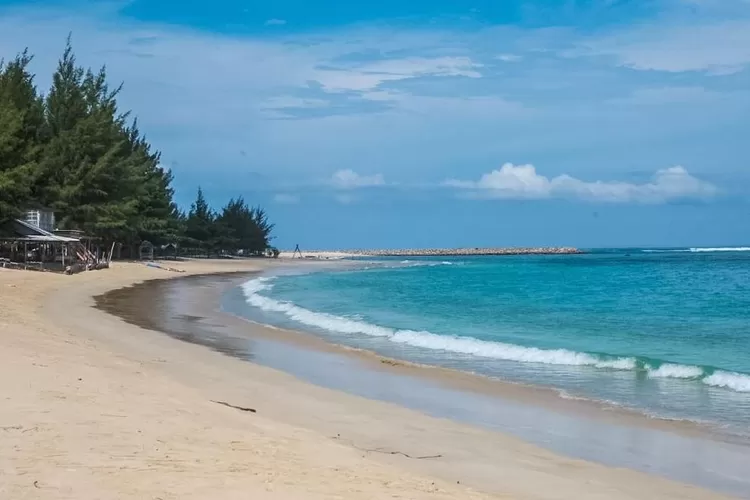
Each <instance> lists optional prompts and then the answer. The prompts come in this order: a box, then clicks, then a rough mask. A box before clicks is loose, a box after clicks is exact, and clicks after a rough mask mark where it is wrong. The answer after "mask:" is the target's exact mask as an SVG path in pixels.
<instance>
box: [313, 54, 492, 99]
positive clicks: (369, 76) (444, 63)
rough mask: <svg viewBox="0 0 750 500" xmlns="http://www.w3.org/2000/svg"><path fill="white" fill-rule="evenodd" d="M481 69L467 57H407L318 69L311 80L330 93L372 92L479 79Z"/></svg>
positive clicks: (479, 65)
mask: <svg viewBox="0 0 750 500" xmlns="http://www.w3.org/2000/svg"><path fill="white" fill-rule="evenodd" d="M481 67H482V65H481V64H479V63H476V62H474V61H473V60H472V59H471V58H469V57H433V58H426V57H407V58H402V59H388V60H383V61H374V62H370V63H367V64H362V65H358V66H356V67H354V68H332V69H331V68H324V69H319V70H318V71H317V73H316V75H315V80H316V81H318V82H320V84H321V85H323V87H324V88H325V89H326V90H328V91H330V92H339V91H350V90H358V91H367V90H374V89H376V88H377V87H378V86H379V85H380V84H382V83H385V82H389V81H398V80H407V79H409V78H418V77H425V76H433V77H440V76H442V77H446V76H463V77H467V78H481V77H482V74H481V73H480V72H479V71H478V70H479V68H481Z"/></svg>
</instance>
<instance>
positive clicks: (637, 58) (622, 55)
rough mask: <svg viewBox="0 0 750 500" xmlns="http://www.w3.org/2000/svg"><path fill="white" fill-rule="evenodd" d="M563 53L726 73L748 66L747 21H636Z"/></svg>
mask: <svg viewBox="0 0 750 500" xmlns="http://www.w3.org/2000/svg"><path fill="white" fill-rule="evenodd" d="M568 55H572V56H581V55H594V56H596V55H599V56H602V55H603V56H612V57H614V58H616V60H617V62H618V64H620V65H622V66H626V67H630V68H634V69H639V70H660V71H668V72H673V73H677V72H683V71H703V72H706V73H710V74H731V73H736V72H739V71H741V70H742V69H743V68H745V67H747V66H748V64H750V20H748V19H739V20H727V21H714V22H711V21H708V22H706V23H703V24H664V23H660V24H651V25H642V26H637V27H634V28H628V29H626V30H624V31H620V32H618V33H614V34H610V35H605V36H600V37H597V38H592V39H588V40H584V41H582V42H580V43H579V44H578V47H577V48H576V49H574V50H573V51H570V52H569V53H568Z"/></svg>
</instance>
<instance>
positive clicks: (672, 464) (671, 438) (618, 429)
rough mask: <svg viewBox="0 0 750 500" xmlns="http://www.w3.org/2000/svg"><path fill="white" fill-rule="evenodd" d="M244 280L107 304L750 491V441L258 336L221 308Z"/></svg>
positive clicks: (277, 363) (468, 415)
mask: <svg viewBox="0 0 750 500" xmlns="http://www.w3.org/2000/svg"><path fill="white" fill-rule="evenodd" d="M237 284H239V282H238V281H237V278H227V277H216V276H211V277H191V278H181V279H176V280H169V281H157V282H151V283H146V284H143V285H137V286H135V287H132V288H127V289H123V290H118V291H115V292H110V293H108V294H106V295H105V296H103V297H100V298H98V300H97V303H98V304H99V306H100V307H102V308H104V309H105V310H107V311H109V312H111V313H114V314H117V315H119V316H122V317H123V318H125V319H126V320H128V321H130V322H132V323H135V324H137V325H139V326H143V327H146V328H150V329H154V330H160V331H163V332H165V333H167V334H169V335H171V336H172V337H174V338H176V339H179V340H182V341H186V342H191V343H195V344H199V345H203V346H206V347H208V348H211V349H213V350H215V351H217V352H220V353H222V354H226V355H230V356H234V357H237V358H240V359H244V360H247V361H252V362H254V363H259V364H263V365H267V366H270V367H273V368H276V369H280V370H283V371H286V372H289V373H291V374H293V375H295V376H297V377H299V378H301V379H303V380H307V381H310V382H312V383H314V384H317V385H321V386H325V387H330V388H333V389H339V390H343V391H346V392H349V393H352V394H356V395H360V396H364V397H367V398H371V399H379V400H384V401H389V402H393V403H397V404H400V405H403V406H405V407H409V408H413V409H415V410H419V411H422V412H425V413H428V414H431V415H434V416H438V417H443V418H452V419H455V420H458V421H462V422H466V423H469V424H474V425H478V426H482V427H486V428H489V429H494V430H499V431H502V432H507V433H511V434H513V435H516V436H518V437H520V438H522V439H525V440H527V441H529V442H532V443H536V444H538V445H541V446H543V447H545V448H548V449H550V450H553V451H555V452H558V453H561V454H564V455H567V456H572V457H578V458H583V459H587V460H592V461H596V462H600V463H604V464H607V465H612V466H617V467H629V468H633V469H637V470H641V471H645V472H649V473H653V474H657V475H661V476H664V477H668V478H672V479H675V480H679V481H684V482H688V483H692V484H697V485H700V486H703V487H706V488H710V489H714V490H717V491H722V492H726V493H730V494H734V495H738V496H740V497H747V498H750V479H748V477H747V474H746V470H747V465H746V464H747V463H748V462H750V447H748V446H747V444H743V443H731V442H725V441H720V440H717V439H713V438H711V437H710V436H709V435H706V436H702V435H692V434H691V435H687V434H683V433H682V432H679V431H678V429H675V431H674V432H671V431H668V430H665V429H663V428H662V429H659V428H652V426H650V425H626V424H621V423H617V422H620V419H614V420H613V419H609V418H599V417H597V416H594V415H592V414H591V412H585V411H568V410H565V411H563V410H562V409H560V411H558V410H556V409H555V408H554V407H555V406H557V405H552V407H547V406H539V405H537V404H534V403H533V402H532V400H531V398H530V400H529V401H526V400H525V399H523V400H516V399H512V400H511V399H508V398H505V397H502V396H500V395H496V394H494V391H492V393H488V394H485V393H483V392H478V391H474V390H463V389H457V388H453V387H452V386H450V385H448V384H446V383H444V382H443V381H441V380H440V379H434V378H432V377H431V376H429V374H427V373H425V374H424V375H422V372H421V371H420V370H415V371H414V375H405V374H401V373H394V372H392V371H389V370H383V369H376V368H374V367H373V365H372V364H371V363H368V362H365V361H364V360H363V359H362V358H360V357H357V356H352V355H351V354H345V353H336V352H327V351H319V350H317V349H313V348H310V347H305V346H302V345H297V344H294V343H289V342H288V341H286V340H284V341H276V340H273V339H269V338H268V337H267V335H264V336H256V335H253V331H257V330H255V329H254V327H253V326H252V325H249V324H247V323H244V322H242V321H239V320H235V319H234V318H231V317H228V316H226V315H225V314H221V313H218V312H216V311H215V305H214V302H217V303H218V301H219V299H220V301H221V306H222V308H223V309H224V310H225V311H227V312H231V313H241V312H243V311H245V312H246V311H247V304H246V297H245V294H244V293H243V291H242V290H241V289H240V288H238V287H237V286H236V285H237ZM219 295H221V297H219ZM270 333H271V335H273V333H272V332H270ZM417 374H419V375H417ZM571 403H572V404H574V405H576V406H577V405H578V404H579V403H577V402H571ZM596 415H599V414H598V413H597V414H596ZM670 425H672V424H670Z"/></svg>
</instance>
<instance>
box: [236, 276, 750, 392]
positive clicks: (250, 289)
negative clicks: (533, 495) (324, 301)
mask: <svg viewBox="0 0 750 500" xmlns="http://www.w3.org/2000/svg"><path fill="white" fill-rule="evenodd" d="M272 280H273V278H271V277H261V278H255V279H252V280H250V281H248V282H246V283H244V284H243V285H242V291H243V293H244V296H245V300H246V302H247V303H248V304H249V305H251V306H253V307H256V308H258V309H261V310H262V311H266V312H274V313H280V314H283V315H285V316H286V317H287V318H289V319H291V320H293V321H296V322H297V323H300V324H302V325H306V326H309V327H313V328H318V329H322V330H325V331H328V332H332V333H336V334H342V335H367V336H370V337H380V338H383V339H386V340H388V341H390V342H393V343H395V344H402V345H408V346H412V347H417V348H421V349H429V350H434V351H443V352H447V353H454V354H462V355H470V356H476V357H480V358H489V359H497V360H502V361H515V362H520V363H538V364H547V365H563V366H588V367H593V368H598V369H603V370H619V371H633V372H641V373H645V374H646V375H647V376H648V377H649V378H654V379H664V378H669V379H682V380H690V379H693V380H699V381H700V382H702V383H703V384H705V385H707V386H711V387H718V388H724V389H730V390H733V391H737V392H750V375H746V374H742V373H735V372H729V371H723V370H718V369H713V368H710V367H700V366H693V365H682V364H676V363H667V362H659V361H654V360H648V359H641V358H636V357H621V356H608V355H602V354H592V353H585V352H577V351H572V350H568V349H541V348H537V347H526V346H521V345H516V344H508V343H503V342H492V341H486V340H480V339H476V338H473V337H464V336H459V335H438V334H435V333H432V332H428V331H417V330H404V329H396V328H390V327H386V326H379V325H374V324H371V323H368V322H366V321H362V320H360V319H353V318H346V317H343V316H336V315H333V314H328V313H323V312H316V311H311V310H309V309H306V308H304V307H300V306H298V305H296V304H294V303H292V302H285V301H280V300H276V299H273V298H270V297H268V296H265V295H261V293H260V292H263V291H267V290H270V289H271V288H272V286H273V283H272Z"/></svg>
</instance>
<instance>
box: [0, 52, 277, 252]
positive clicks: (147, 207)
mask: <svg viewBox="0 0 750 500" xmlns="http://www.w3.org/2000/svg"><path fill="white" fill-rule="evenodd" d="M31 60H32V56H30V55H29V54H28V52H27V51H24V52H23V53H21V54H19V55H18V56H16V58H15V59H13V60H11V61H9V62H7V63H5V62H3V61H1V60H0V221H3V220H7V219H8V218H11V217H16V216H18V214H19V210H21V209H23V208H25V207H27V206H33V205H37V206H45V207H50V208H52V209H54V210H55V212H56V214H57V221H58V225H59V226H60V227H61V228H62V229H80V230H83V231H85V232H86V233H88V234H90V235H92V236H95V237H97V238H99V239H100V240H101V241H102V242H104V243H108V242H121V243H124V244H125V245H128V246H131V247H133V246H134V245H137V244H138V243H140V242H141V241H144V240H148V241H150V242H151V243H153V244H154V245H157V246H158V245H165V244H167V243H177V242H179V243H180V244H182V245H184V246H189V247H192V248H198V249H201V250H202V251H204V252H205V253H206V254H211V253H212V252H213V253H233V254H234V253H237V252H239V251H240V250H242V253H245V254H256V255H262V254H264V253H265V252H266V250H267V249H268V247H269V245H268V243H269V239H270V233H271V230H272V229H273V225H272V224H270V223H269V222H268V218H267V216H266V214H265V212H264V211H263V210H262V209H261V208H249V207H248V206H247V205H246V204H245V202H244V200H243V199H242V198H238V199H236V200H230V202H229V203H228V204H227V206H226V207H224V209H223V210H222V212H221V214H219V215H217V214H215V213H214V212H213V211H212V210H211V209H210V207H209V206H208V203H207V202H206V200H205V198H204V196H203V192H202V190H200V189H199V190H198V199H197V200H196V201H195V203H194V204H193V206H192V208H191V210H190V212H189V213H188V214H187V215H185V214H184V213H182V212H181V211H180V209H179V208H178V207H177V205H176V204H175V203H174V200H173V196H174V190H173V188H172V180H173V176H172V173H171V172H170V171H169V170H167V169H164V168H163V167H162V166H161V165H160V163H159V161H160V154H159V153H158V152H156V151H153V150H152V149H151V145H150V144H149V143H148V142H147V141H146V139H145V137H144V136H143V135H142V134H141V132H140V130H139V128H138V123H137V120H133V121H132V123H131V122H130V120H129V113H122V112H120V111H119V110H118V106H117V96H118V94H119V92H120V89H121V86H118V87H116V88H114V89H112V88H110V86H109V85H108V83H107V72H106V68H101V69H100V70H99V71H97V72H94V71H92V70H90V69H89V70H86V69H84V68H83V67H81V66H79V65H78V64H77V63H76V58H75V55H74V53H73V49H72V47H71V43H70V38H68V40H67V43H66V46H65V50H64V52H63V55H62V57H61V59H60V61H59V62H58V65H57V69H56V71H55V73H54V75H53V77H52V86H51V88H50V90H49V92H48V94H47V95H46V97H42V96H41V95H40V94H39V93H38V92H37V89H36V86H35V85H34V77H33V75H32V74H31V73H30V72H29V69H28V67H29V64H30V63H31Z"/></svg>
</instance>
